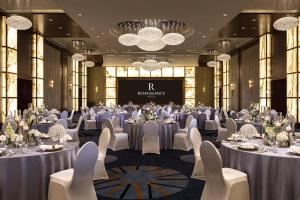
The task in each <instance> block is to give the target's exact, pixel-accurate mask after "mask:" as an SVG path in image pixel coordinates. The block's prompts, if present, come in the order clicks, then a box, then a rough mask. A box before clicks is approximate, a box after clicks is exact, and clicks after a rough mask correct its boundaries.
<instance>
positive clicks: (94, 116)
mask: <svg viewBox="0 0 300 200" xmlns="http://www.w3.org/2000/svg"><path fill="white" fill-rule="evenodd" d="M89 116H90V119H91V120H95V119H96V112H95V110H94V108H90V110H89Z"/></svg>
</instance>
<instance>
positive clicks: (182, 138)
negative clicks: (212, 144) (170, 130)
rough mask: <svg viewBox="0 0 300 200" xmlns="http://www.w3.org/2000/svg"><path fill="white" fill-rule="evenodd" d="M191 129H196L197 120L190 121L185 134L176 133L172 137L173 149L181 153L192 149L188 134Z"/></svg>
mask: <svg viewBox="0 0 300 200" xmlns="http://www.w3.org/2000/svg"><path fill="white" fill-rule="evenodd" d="M192 128H197V120H196V119H192V121H191V123H190V125H189V127H188V132H187V133H176V134H175V135H174V145H173V149H179V150H183V151H189V150H191V149H192V148H193V145H192V142H191V139H190V132H191V129H192Z"/></svg>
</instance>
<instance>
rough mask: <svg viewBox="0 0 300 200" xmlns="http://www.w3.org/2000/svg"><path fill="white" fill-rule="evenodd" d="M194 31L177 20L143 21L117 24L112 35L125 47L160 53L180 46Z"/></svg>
mask: <svg viewBox="0 0 300 200" xmlns="http://www.w3.org/2000/svg"><path fill="white" fill-rule="evenodd" d="M193 32H194V30H193V29H192V28H191V27H189V26H187V25H186V24H185V23H183V22H180V21H175V20H160V19H143V20H133V21H125V22H121V23H119V24H117V26H116V27H115V28H113V29H111V30H110V33H111V34H112V35H114V36H116V37H117V38H118V41H119V43H121V44H122V45H124V46H137V47H139V48H140V49H142V50H144V51H158V50H161V49H163V48H164V47H165V46H166V45H180V44H182V43H183V42H184V41H185V38H186V37H188V36H190V35H191V34H193Z"/></svg>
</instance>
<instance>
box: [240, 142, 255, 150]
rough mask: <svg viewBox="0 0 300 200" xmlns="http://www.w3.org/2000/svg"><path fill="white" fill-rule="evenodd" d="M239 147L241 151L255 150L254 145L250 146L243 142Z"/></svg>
mask: <svg viewBox="0 0 300 200" xmlns="http://www.w3.org/2000/svg"><path fill="white" fill-rule="evenodd" d="M240 147H241V148H243V149H254V148H255V145H253V144H251V143H247V142H245V143H242V144H241V145H240Z"/></svg>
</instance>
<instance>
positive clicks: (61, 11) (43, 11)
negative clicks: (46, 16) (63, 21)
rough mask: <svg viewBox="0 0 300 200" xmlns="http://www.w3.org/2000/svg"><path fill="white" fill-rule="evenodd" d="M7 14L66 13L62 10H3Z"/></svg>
mask: <svg viewBox="0 0 300 200" xmlns="http://www.w3.org/2000/svg"><path fill="white" fill-rule="evenodd" d="M3 11H4V12H5V13H8V14H16V13H33V14H39V13H50V14H51V13H65V11H64V10H62V9H33V10H3Z"/></svg>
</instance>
